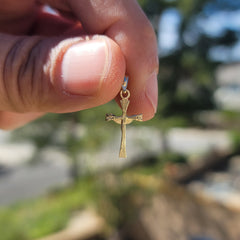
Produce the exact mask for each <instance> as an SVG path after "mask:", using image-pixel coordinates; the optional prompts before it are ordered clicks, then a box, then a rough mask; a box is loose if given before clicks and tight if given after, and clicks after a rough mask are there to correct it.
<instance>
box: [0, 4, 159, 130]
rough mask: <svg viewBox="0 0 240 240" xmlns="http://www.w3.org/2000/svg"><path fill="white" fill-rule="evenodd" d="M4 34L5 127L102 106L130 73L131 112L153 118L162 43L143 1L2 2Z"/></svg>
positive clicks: (0, 75)
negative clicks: (45, 6) (48, 8)
mask: <svg viewBox="0 0 240 240" xmlns="http://www.w3.org/2000/svg"><path fill="white" fill-rule="evenodd" d="M43 4H49V5H50V6H51V7H52V8H54V9H56V10H57V11H59V13H61V15H62V16H63V15H64V16H66V17H67V18H66V17H65V18H63V17H61V16H60V15H59V16H57V15H56V16H55V15H50V14H47V13H44V12H43ZM0 32H1V33H0V52H1V54H0V109H1V112H0V128H2V129H12V128H15V127H19V126H21V125H23V124H26V123H27V122H29V121H31V120H33V119H35V118H37V117H39V116H41V115H43V114H44V113H46V112H55V113H63V112H73V111H79V110H82V109H87V108H91V107H94V106H98V105H101V104H104V103H106V102H108V101H110V100H111V99H113V98H114V97H116V96H117V95H118V92H119V90H120V88H121V85H122V82H123V78H124V75H125V73H127V75H128V76H129V87H128V88H129V90H130V92H131V99H130V100H131V104H130V106H129V110H128V114H139V113H143V118H144V120H148V119H151V118H152V117H153V116H154V114H155V111H156V108H157V96H158V93H157V72H158V56H157V43H156V39H155V34H154V31H153V29H152V27H151V25H150V23H149V21H148V20H147V18H146V16H145V15H144V13H143V12H142V10H141V8H140V7H139V6H138V4H137V1H135V0H105V1H102V0H81V1H79V0H65V1H63V0H41V1H34V0H22V1H18V0H0ZM116 100H117V101H119V99H118V97H116Z"/></svg>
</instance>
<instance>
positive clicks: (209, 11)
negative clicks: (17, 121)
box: [0, 0, 240, 240]
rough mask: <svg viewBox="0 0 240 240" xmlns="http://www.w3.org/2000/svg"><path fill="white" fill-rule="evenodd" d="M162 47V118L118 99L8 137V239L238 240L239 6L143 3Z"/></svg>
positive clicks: (1, 175) (1, 138) (2, 211)
mask: <svg viewBox="0 0 240 240" xmlns="http://www.w3.org/2000/svg"><path fill="white" fill-rule="evenodd" d="M139 3H140V4H141V6H142V8H143V10H144V11H145V13H146V14H147V16H148V17H149V19H150V20H151V22H152V24H153V26H154V29H155V31H156V35H157V37H158V44H159V59H160V71H159V108H158V112H157V114H156V117H155V118H154V119H152V120H151V121H148V122H144V123H133V124H131V125H129V126H128V127H127V152H128V158H127V159H118V150H119V144H120V127H119V126H118V125H115V124H114V123H111V122H105V121H104V118H105V113H110V112H112V113H115V114H120V113H121V110H120V109H119V108H118V107H117V104H116V103H115V102H110V103H108V104H106V105H104V106H100V107H97V108H95V109H90V110H86V111H81V112H78V113H72V114H62V115H54V114H49V115H47V116H45V117H43V118H41V119H40V120H37V121H35V122H33V123H31V124H29V125H27V126H25V127H23V128H20V129H17V130H15V131H12V132H4V131H0V152H1V154H0V239H1V240H16V239H18V240H30V239H37V240H40V239H41V240H239V239H240V228H239V226H240V131H239V125H240V113H239V110H240V1H237V0H194V1H193V0H139Z"/></svg>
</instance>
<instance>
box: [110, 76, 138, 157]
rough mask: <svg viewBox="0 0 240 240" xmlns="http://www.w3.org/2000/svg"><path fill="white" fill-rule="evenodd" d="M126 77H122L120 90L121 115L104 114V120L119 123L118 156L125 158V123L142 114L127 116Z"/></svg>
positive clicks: (128, 93)
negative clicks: (120, 135)
mask: <svg viewBox="0 0 240 240" xmlns="http://www.w3.org/2000/svg"><path fill="white" fill-rule="evenodd" d="M127 84H128V78H127V77H125V78H124V83H123V85H122V90H121V91H120V96H121V100H120V103H121V107H122V115H121V116H116V115H114V114H111V113H110V114H106V121H111V120H112V121H114V122H116V123H118V124H121V131H122V138H121V146H120V152H119V158H126V157H127V152H126V125H127V124H130V123H131V122H132V121H134V120H136V121H142V114H139V115H133V116H127V109H128V106H129V103H130V101H129V100H128V99H129V97H130V92H129V90H128V89H127Z"/></svg>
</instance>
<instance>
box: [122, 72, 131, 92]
mask: <svg viewBox="0 0 240 240" xmlns="http://www.w3.org/2000/svg"><path fill="white" fill-rule="evenodd" d="M128 79H129V77H128V76H125V77H124V80H123V85H122V90H123V92H124V93H125V92H126V91H127V85H128Z"/></svg>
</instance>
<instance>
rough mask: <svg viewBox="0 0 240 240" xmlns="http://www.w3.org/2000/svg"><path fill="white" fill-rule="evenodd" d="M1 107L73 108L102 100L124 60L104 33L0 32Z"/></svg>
mask: <svg viewBox="0 0 240 240" xmlns="http://www.w3.org/2000/svg"><path fill="white" fill-rule="evenodd" d="M0 52H1V55H0V110H1V111H12V112H72V111H78V110H82V109H86V108H90V107H94V106H97V105H100V104H103V103H106V102H108V101H110V100H111V99H113V98H114V97H115V96H116V95H117V93H118V91H119V89H120V86H121V84H122V79H123V77H124V74H125V60H124V57H123V55H122V53H121V50H120V48H119V47H118V45H117V44H115V43H114V42H113V41H112V40H110V39H109V38H107V37H104V36H92V37H87V38H85V39H83V38H68V39H60V38H44V37H19V36H10V35H5V34H0Z"/></svg>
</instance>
